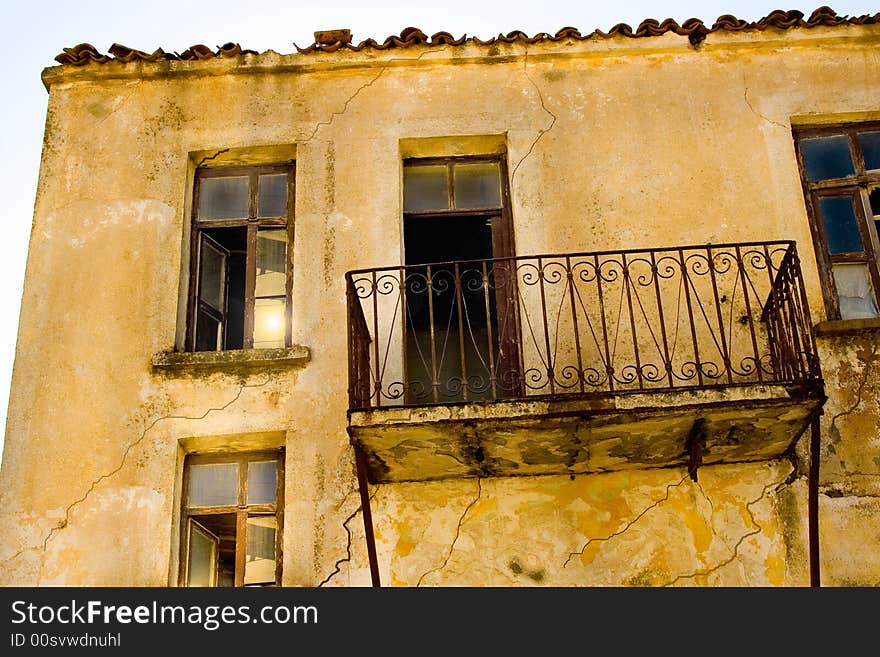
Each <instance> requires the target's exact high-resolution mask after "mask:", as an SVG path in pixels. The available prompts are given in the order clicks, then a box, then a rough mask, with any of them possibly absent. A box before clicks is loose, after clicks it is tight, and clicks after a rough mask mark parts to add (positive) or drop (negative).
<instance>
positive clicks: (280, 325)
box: [254, 298, 285, 349]
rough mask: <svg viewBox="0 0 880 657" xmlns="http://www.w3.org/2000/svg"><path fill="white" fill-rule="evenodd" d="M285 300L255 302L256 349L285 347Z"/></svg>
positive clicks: (258, 300)
mask: <svg viewBox="0 0 880 657" xmlns="http://www.w3.org/2000/svg"><path fill="white" fill-rule="evenodd" d="M284 306H285V303H284V299H283V298H282V299H272V298H268V299H255V300H254V347H256V348H259V349H275V348H279V347H283V346H284V333H285V331H284V329H285V321H284Z"/></svg>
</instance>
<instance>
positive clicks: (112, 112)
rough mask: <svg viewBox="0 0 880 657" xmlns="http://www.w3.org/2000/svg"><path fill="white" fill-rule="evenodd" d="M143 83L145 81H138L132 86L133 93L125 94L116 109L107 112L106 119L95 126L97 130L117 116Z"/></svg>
mask: <svg viewBox="0 0 880 657" xmlns="http://www.w3.org/2000/svg"><path fill="white" fill-rule="evenodd" d="M142 82H143V80H137V81H136V82H135V83H134V85H132V88H131V91H129V92H128V93H127V94H125V96H123V97H122V98H121V99H120V100H119V102H118V103H117V104H116V107H114V108H113V109H112V110H110V111H109V112H107V114H106V115H105V116H104V118H102V119H100V120H99V121H98V122H97V123H96V124H95V129H97V128H100V127H101V124H103V123H104V122H105V121H106V120H107V119H109V118H110V117H111V116H113V115H114V114H116V112H118V111H119V110H120V109H121V108H122V106H123V105H125V104H126V102H127V101H128V99H129V98H131V96H132V94H134V92H135V91H137V90H138V89H139V88H140V86H141V83H142Z"/></svg>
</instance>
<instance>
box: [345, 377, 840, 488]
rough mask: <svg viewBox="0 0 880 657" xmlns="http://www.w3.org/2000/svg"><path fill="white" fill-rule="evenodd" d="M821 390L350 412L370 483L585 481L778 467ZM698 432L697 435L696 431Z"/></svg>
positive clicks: (753, 389) (748, 389)
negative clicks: (678, 470)
mask: <svg viewBox="0 0 880 657" xmlns="http://www.w3.org/2000/svg"><path fill="white" fill-rule="evenodd" d="M824 400H825V396H824V394H823V389H822V385H821V383H820V382H818V383H816V384H812V385H803V384H801V385H786V384H773V385H753V386H735V387H727V388H704V389H699V390H678V391H663V392H640V393H624V394H604V395H601V396H586V397H578V398H571V397H569V396H565V397H563V398H561V399H560V398H557V399H547V398H541V399H534V400H520V401H494V402H481V403H461V404H450V405H436V406H420V407H389V408H383V409H374V410H369V411H356V410H353V411H350V412H349V426H348V433H349V436H350V438H351V441H352V443H353V444H355V445H357V446H359V447H360V448H361V449H362V450H363V451H364V454H365V456H366V462H367V470H368V472H367V475H368V479H369V481H370V483H373V484H378V483H389V482H402V481H427V480H438V479H447V478H457V477H491V476H517V475H546V474H583V473H598V472H610V471H615V470H626V469H641V468H658V467H670V466H681V465H685V466H686V465H688V463H689V462H690V451H689V448H690V445H691V444H692V443H693V441H694V436H695V435H697V436H698V438H699V440H700V442H701V443H702V444H701V448H700V455H699V456H700V461H701V463H702V465H710V464H716V463H737V462H747V461H761V460H769V459H775V458H778V457H780V456H782V455H783V454H784V453H785V452H786V451H787V450H788V449H789V448H791V447H792V446H793V445H794V443H795V442H796V441H797V439H798V438H799V437H800V436H801V434H802V433H803V432H804V430H805V429H807V427H808V426H809V423H810V421H811V419H812V418H813V417H814V415H815V413H817V412H818V411H819V409H820V408H821V406H822V404H823V403H824ZM695 429H698V431H695Z"/></svg>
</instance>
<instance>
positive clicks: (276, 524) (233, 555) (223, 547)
mask: <svg viewBox="0 0 880 657" xmlns="http://www.w3.org/2000/svg"><path fill="white" fill-rule="evenodd" d="M283 463H284V459H283V453H282V452H281V451H277V450H276V451H271V452H249V453H238V454H231V455H207V454H205V455H189V456H187V458H186V461H185V464H184V474H183V512H182V514H181V520H182V530H181V559H180V564H181V565H180V579H179V583H180V584H181V585H182V586H280V585H281V533H282V526H283V519H284V501H283V500H284V466H283Z"/></svg>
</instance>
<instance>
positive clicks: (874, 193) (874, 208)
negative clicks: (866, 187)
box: [868, 187, 880, 217]
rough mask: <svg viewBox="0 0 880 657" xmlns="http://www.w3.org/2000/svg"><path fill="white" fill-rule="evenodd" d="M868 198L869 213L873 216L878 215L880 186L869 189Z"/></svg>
mask: <svg viewBox="0 0 880 657" xmlns="http://www.w3.org/2000/svg"><path fill="white" fill-rule="evenodd" d="M868 198H869V199H870V201H871V214H873V215H874V216H875V217H880V187H875V188H874V189H872V190H870V191H869V192H868Z"/></svg>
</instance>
